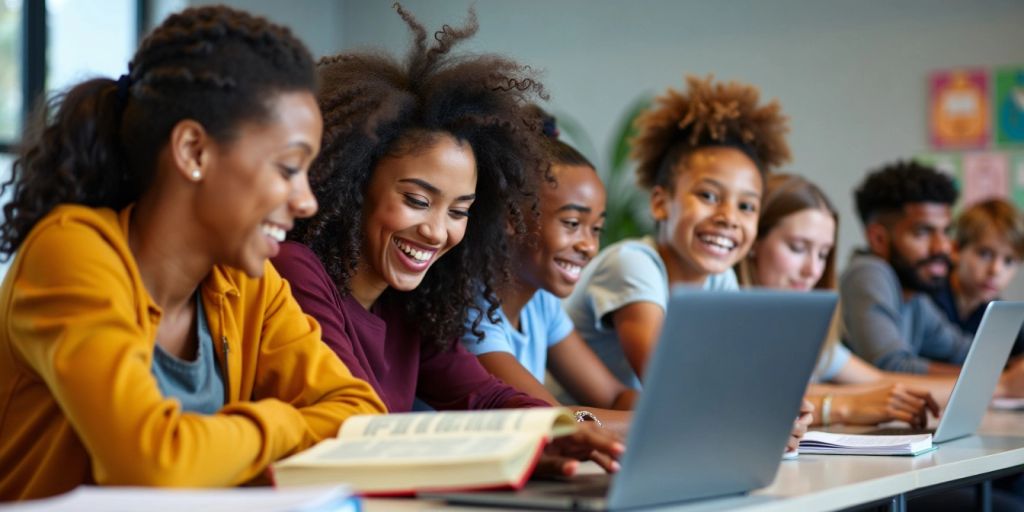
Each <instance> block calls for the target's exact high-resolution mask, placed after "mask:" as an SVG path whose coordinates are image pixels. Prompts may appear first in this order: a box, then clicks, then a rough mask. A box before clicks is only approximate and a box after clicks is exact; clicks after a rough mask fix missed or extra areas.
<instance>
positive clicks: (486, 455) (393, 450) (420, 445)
mask: <svg viewBox="0 0 1024 512" xmlns="http://www.w3.org/2000/svg"><path fill="white" fill-rule="evenodd" d="M538 441H539V440H538V439H535V436H534V435H531V434H513V435H509V434H484V435H480V436H473V437H454V436H442V437H438V438H433V439H429V440H425V439H423V438H420V437H405V438H394V437H388V438H366V437H362V438H354V439H332V440H329V441H325V442H323V443H321V444H319V445H317V446H315V447H314V448H313V449H310V450H309V451H307V452H304V453H302V454H299V455H297V456H296V457H295V459H296V460H295V461H290V462H298V463H299V464H301V465H306V466H318V465H327V466H333V465H339V464H358V465H373V464H384V465H393V464H422V463H430V464H446V463H450V462H457V463H466V462H469V461H472V460H481V459H494V458H503V457H506V456H510V455H512V454H514V453H516V451H517V450H522V449H523V447H524V446H526V445H535V444H536V443H537V442H538ZM286 464H287V462H286Z"/></svg>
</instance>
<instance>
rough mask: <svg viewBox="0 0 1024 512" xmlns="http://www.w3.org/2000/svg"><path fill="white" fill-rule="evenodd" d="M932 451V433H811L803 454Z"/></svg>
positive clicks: (802, 445) (868, 453) (913, 452)
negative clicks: (904, 434) (885, 434)
mask: <svg viewBox="0 0 1024 512" xmlns="http://www.w3.org/2000/svg"><path fill="white" fill-rule="evenodd" d="M931 450H932V435H931V434H919V435H912V436H876V435H856V434H833V433H830V432H818V431H811V432H808V433H807V434H806V435H805V436H804V438H803V439H801V440H800V453H817V454H824V455H920V454H922V453H925V452H928V451H931Z"/></svg>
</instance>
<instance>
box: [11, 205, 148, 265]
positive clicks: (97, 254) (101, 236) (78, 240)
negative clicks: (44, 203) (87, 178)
mask: <svg viewBox="0 0 1024 512" xmlns="http://www.w3.org/2000/svg"><path fill="white" fill-rule="evenodd" d="M18 256H19V258H18V259H19V260H22V261H23V262H24V264H26V265H30V266H35V267H40V268H43V269H47V268H48V269H50V270H51V271H58V272H59V271H60V270H61V269H62V268H63V267H64V266H66V265H68V264H71V265H72V266H75V265H74V263H75V262H81V263H85V262H88V261H89V260H92V262H94V263H95V262H103V261H107V262H114V261H119V262H120V263H121V264H124V263H127V262H128V261H131V260H132V259H133V258H132V256H131V251H130V249H129V248H128V240H127V237H126V235H125V232H124V229H123V228H122V227H121V223H120V220H119V216H118V212H116V211H114V210H111V209H109V208H90V207H87V206H81V205H71V204H66V205H60V206H58V207H56V208H54V209H53V211H51V212H50V213H49V214H47V215H46V216H44V217H43V218H42V219H40V220H39V222H37V223H36V225H35V226H34V227H33V228H32V231H31V232H30V233H29V234H28V236H27V237H26V238H25V241H24V242H22V244H21V246H20V247H19V248H18Z"/></svg>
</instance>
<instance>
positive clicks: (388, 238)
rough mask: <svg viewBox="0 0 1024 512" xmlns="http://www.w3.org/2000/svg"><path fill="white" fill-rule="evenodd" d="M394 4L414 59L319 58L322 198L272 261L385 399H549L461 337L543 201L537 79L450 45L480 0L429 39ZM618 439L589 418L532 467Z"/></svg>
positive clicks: (472, 404) (318, 184)
mask: <svg viewBox="0 0 1024 512" xmlns="http://www.w3.org/2000/svg"><path fill="white" fill-rule="evenodd" d="M396 9H397V11H398V13H399V15H401V16H402V18H403V19H404V20H405V22H406V23H407V24H408V25H409V27H410V28H411V30H412V32H413V33H414V35H415V42H414V44H413V45H412V48H411V49H410V51H409V54H408V55H407V56H406V59H405V61H404V62H402V63H399V62H397V61H396V60H395V59H393V58H392V57H390V56H388V55H385V54H381V53H375V52H355V53H342V54H339V55H336V56H334V57H327V58H324V59H322V60H321V61H320V63H319V64H318V65H317V72H318V75H319V77H318V78H319V80H320V85H319V90H318V91H317V101H318V103H319V105H320V108H321V110H322V111H323V115H324V135H323V141H322V150H321V153H320V156H319V157H318V158H317V159H316V160H315V161H314V163H313V165H312V167H311V169H310V182H311V186H312V188H313V192H314V194H315V195H316V198H317V200H318V201H319V204H320V205H321V207H320V210H319V212H318V214H317V215H316V216H314V217H312V218H310V219H308V220H306V221H303V222H300V223H298V224H297V226H296V228H295V230H294V235H293V240H292V241H288V242H285V243H284V244H282V247H281V252H280V254H279V255H278V257H277V258H275V259H274V265H275V266H276V267H277V268H278V270H279V271H280V272H281V274H282V275H283V276H284V277H285V278H286V279H287V280H288V281H289V282H290V283H291V286H292V290H293V293H294V294H295V297H296V299H297V300H298V301H299V303H300V304H301V306H302V308H303V310H304V311H306V313H308V314H310V315H312V316H313V317H315V318H316V319H317V320H318V321H319V322H320V325H321V327H322V329H323V340H324V342H325V343H327V344H328V345H329V346H330V347H331V348H332V349H334V351H335V352H336V353H337V354H338V356H340V357H341V359H342V360H343V361H344V362H345V364H346V366H348V368H349V369H351V371H352V373H353V374H354V375H355V376H357V377H359V378H362V379H365V380H366V381H367V382H369V383H370V385H371V386H372V387H373V388H374V389H375V390H376V391H377V393H378V394H379V395H380V396H381V398H382V399H383V401H384V403H385V404H386V405H387V407H388V410H389V411H391V412H405V411H409V410H411V409H412V408H413V403H414V401H415V399H417V398H419V399H420V400H422V401H423V402H425V403H426V404H427V405H429V406H431V407H433V408H436V409H448V410H452V409H492V408H509V407H543V406H548V404H547V402H544V401H543V400H538V399H536V398H533V397H531V396H529V395H527V394H524V393H521V392H519V391H516V390H515V389H514V388H512V387H511V386H508V385H507V384H505V383H503V382H502V381H500V380H498V379H497V378H495V377H493V376H491V375H490V374H489V373H487V371H486V370H484V368H483V367H482V366H481V365H480V363H479V362H478V361H477V359H476V357H474V356H473V355H472V354H470V353H469V352H467V351H466V350H465V348H464V347H462V345H461V344H460V343H458V340H459V338H460V337H461V336H462V334H463V331H464V322H465V321H466V318H467V317H468V314H469V311H470V310H471V309H474V308H476V309H479V308H480V306H477V303H476V298H477V296H478V293H480V291H481V290H482V291H483V294H484V297H485V298H486V300H485V303H486V304H485V306H484V308H485V309H486V311H478V313H482V314H486V315H489V316H493V315H494V314H495V313H494V312H495V311H496V310H497V308H498V299H497V298H496V296H495V286H496V285H497V282H498V279H502V278H507V276H508V275H509V271H508V263H509V261H508V254H509V244H508V237H509V236H510V235H509V231H512V232H520V233H521V232H525V229H526V224H525V218H526V215H530V214H531V213H530V212H524V211H522V208H520V205H523V204H526V205H530V207H531V208H532V209H534V210H535V209H536V196H535V193H534V190H535V189H536V187H537V183H538V182H539V181H540V180H543V179H544V172H543V171H544V170H545V166H544V165H543V164H544V162H545V157H544V153H543V150H542V149H541V148H540V146H539V138H538V137H537V136H536V135H535V134H534V131H535V130H536V129H537V128H536V127H537V126H539V120H538V119H537V118H536V116H535V115H531V114H530V113H529V111H527V110H526V109H525V108H524V107H525V106H526V105H527V104H528V103H529V101H530V100H531V99H533V98H534V97H537V96H545V93H544V90H543V87H542V86H541V84H540V83H538V82H536V81H534V80H533V78H532V77H531V75H530V73H529V69H528V68H525V67H524V66H520V65H519V64H517V63H515V62H513V61H511V60H509V59H506V58H504V57H501V56H494V55H485V56H473V57H456V56H452V55H450V51H451V49H452V48H453V47H454V46H455V45H457V44H458V43H460V42H462V41H463V40H465V39H467V38H469V37H470V36H472V35H473V34H474V33H475V32H476V30H477V24H476V19H475V15H474V13H473V11H472V10H471V11H470V18H469V20H468V22H467V23H466V24H465V25H464V26H463V27H459V28H453V27H451V26H448V25H445V26H444V27H442V29H441V30H439V31H437V32H436V33H434V34H433V38H432V39H430V43H431V44H429V45H428V33H427V31H426V30H425V29H424V27H423V26H422V25H421V24H420V23H419V22H417V21H416V20H415V19H414V18H413V16H412V15H411V14H410V13H408V12H406V11H405V10H404V9H403V8H402V7H401V6H397V5H396ZM477 316H478V317H479V316H480V315H479V314H478V315H477ZM477 325H478V322H477ZM470 330H471V331H475V332H479V330H478V329H477V328H476V326H475V325H472V324H471V325H470ZM622 451H623V446H622V444H621V443H620V442H618V441H617V440H616V438H615V437H613V436H612V435H611V434H610V433H608V432H605V431H602V430H600V429H598V428H593V427H592V426H590V425H587V426H586V428H582V429H580V430H579V431H578V432H577V433H576V434H574V435H572V436H567V437H564V438H560V439H558V440H556V441H555V442H554V443H552V444H551V445H549V447H548V448H547V450H546V453H545V456H544V457H543V458H542V460H541V463H540V464H539V465H538V470H539V471H541V472H546V473H560V474H571V473H573V472H574V471H575V469H576V467H577V466H578V462H577V460H582V459H588V458H592V459H594V460H595V461H597V462H598V463H599V464H601V465H602V466H603V467H605V468H606V469H607V470H609V471H614V470H616V469H617V468H618V463H617V462H615V458H617V457H618V456H619V455H620V454H621V453H622Z"/></svg>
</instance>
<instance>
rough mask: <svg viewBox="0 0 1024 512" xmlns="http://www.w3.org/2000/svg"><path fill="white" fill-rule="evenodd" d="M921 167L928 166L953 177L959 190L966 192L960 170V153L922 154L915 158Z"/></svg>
mask: <svg viewBox="0 0 1024 512" xmlns="http://www.w3.org/2000/svg"><path fill="white" fill-rule="evenodd" d="M914 160H916V161H917V162H918V163H919V164H921V165H927V166H929V167H933V168H935V170H937V171H941V172H944V173H946V174H948V175H950V176H952V177H953V180H955V181H956V186H957V189H958V190H960V191H961V193H962V192H963V190H964V185H963V172H962V171H961V169H960V154H959V153H922V154H920V155H917V156H915V157H914Z"/></svg>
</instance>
